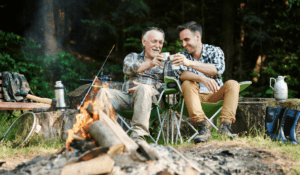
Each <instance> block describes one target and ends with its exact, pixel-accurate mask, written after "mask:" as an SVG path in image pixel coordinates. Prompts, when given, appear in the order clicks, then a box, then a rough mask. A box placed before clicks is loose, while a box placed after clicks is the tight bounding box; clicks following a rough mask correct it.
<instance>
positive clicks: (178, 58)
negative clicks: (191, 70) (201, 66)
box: [172, 54, 191, 67]
mask: <svg viewBox="0 0 300 175" xmlns="http://www.w3.org/2000/svg"><path fill="white" fill-rule="evenodd" d="M190 62H191V60H189V59H187V58H186V57H185V56H184V55H183V54H175V55H174V57H173V59H172V64H173V65H175V66H180V65H184V66H186V67H190V64H191V63H190Z"/></svg>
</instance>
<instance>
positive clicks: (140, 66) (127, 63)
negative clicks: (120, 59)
mask: <svg viewBox="0 0 300 175" xmlns="http://www.w3.org/2000/svg"><path fill="white" fill-rule="evenodd" d="M137 57H138V55H137V54H136V53H131V54H129V55H127V56H126V57H125V59H124V64H123V73H124V74H125V75H135V74H138V73H142V72H145V70H147V69H150V68H152V67H154V66H163V64H162V63H161V61H164V59H163V56H162V55H157V56H156V57H155V58H153V59H147V58H145V61H144V62H142V63H140V62H139V61H138V60H137Z"/></svg>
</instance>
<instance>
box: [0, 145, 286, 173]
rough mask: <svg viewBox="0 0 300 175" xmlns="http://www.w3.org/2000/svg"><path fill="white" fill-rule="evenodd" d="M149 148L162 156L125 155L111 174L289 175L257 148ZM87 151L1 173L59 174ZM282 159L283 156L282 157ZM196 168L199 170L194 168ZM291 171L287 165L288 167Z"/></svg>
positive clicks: (38, 160) (63, 152) (118, 157)
mask: <svg viewBox="0 0 300 175" xmlns="http://www.w3.org/2000/svg"><path fill="white" fill-rule="evenodd" d="M150 148H151V149H152V150H153V151H155V152H156V153H157V154H158V155H159V159H158V160H147V158H145V157H144V156H143V155H142V154H141V153H138V152H133V153H123V154H119V155H116V156H114V157H113V160H114V162H115V164H114V168H113V169H112V171H111V173H110V174H112V175H142V174H149V175H156V174H170V175H176V174H177V175H183V174H185V175H187V174H191V175H193V174H195V175H197V174H201V175H204V174H278V175H281V174H286V173H287V172H286V171H284V169H283V168H284V167H282V166H280V165H277V164H276V161H277V160H278V158H279V157H280V156H279V155H274V154H272V153H270V152H268V151H264V150H261V149H258V148H240V147H235V146H231V147H230V146H217V145H214V146H213V145H206V146H205V145H203V146H201V147H198V148H189V149H186V148H185V149H181V150H180V151H179V152H181V154H182V155H183V156H184V157H185V158H187V159H188V161H189V162H187V161H186V160H185V159H184V158H183V157H182V156H181V155H179V154H178V153H177V152H175V151H173V149H171V148H170V147H168V146H162V145H155V144H150ZM85 151H86V150H79V151H78V150H77V151H74V152H73V153H72V152H71V151H68V150H67V149H62V150H61V151H60V152H59V153H57V154H53V155H48V156H37V157H36V158H34V159H32V160H31V161H29V162H26V163H22V164H19V165H18V167H16V168H15V169H14V170H11V171H7V170H2V171H0V175H3V174H5V175H15V174H22V175H23V174H24V175H33V174H34V175H42V174H43V175H52V174H53V175H56V174H60V173H61V171H62V169H63V167H64V166H65V165H67V164H72V163H75V162H78V161H80V156H81V155H82V154H83V153H84V152H85ZM280 158H281V159H282V160H283V159H285V158H284V157H280ZM193 165H194V166H196V167H197V168H198V170H197V171H196V170H195V169H194V168H193V167H192V166H193ZM285 166H286V168H288V166H287V164H285Z"/></svg>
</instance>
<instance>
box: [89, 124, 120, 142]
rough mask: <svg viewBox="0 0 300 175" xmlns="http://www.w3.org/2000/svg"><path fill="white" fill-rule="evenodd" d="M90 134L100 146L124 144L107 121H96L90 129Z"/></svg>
mask: <svg viewBox="0 0 300 175" xmlns="http://www.w3.org/2000/svg"><path fill="white" fill-rule="evenodd" d="M89 133H90V134H91V136H92V138H93V139H94V140H95V141H96V143H97V144H98V145H99V146H102V147H110V146H113V145H116V144H120V143H122V142H121V140H120V139H119V138H118V136H117V135H115V133H114V132H113V131H112V129H111V128H110V127H109V126H108V125H107V123H106V122H105V121H95V122H93V124H92V125H91V126H90V127H89Z"/></svg>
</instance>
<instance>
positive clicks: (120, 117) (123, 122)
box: [117, 114, 132, 133]
mask: <svg viewBox="0 0 300 175" xmlns="http://www.w3.org/2000/svg"><path fill="white" fill-rule="evenodd" d="M118 118H119V119H120V120H121V125H123V124H124V125H125V126H126V127H127V129H128V130H127V131H125V132H126V133H128V132H129V131H130V130H131V129H132V127H131V126H129V125H128V123H127V122H126V121H125V120H124V119H123V117H122V116H120V115H119V114H117V119H118ZM122 128H123V127H122Z"/></svg>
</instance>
